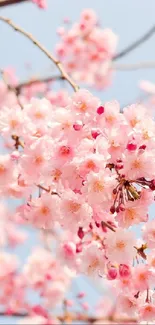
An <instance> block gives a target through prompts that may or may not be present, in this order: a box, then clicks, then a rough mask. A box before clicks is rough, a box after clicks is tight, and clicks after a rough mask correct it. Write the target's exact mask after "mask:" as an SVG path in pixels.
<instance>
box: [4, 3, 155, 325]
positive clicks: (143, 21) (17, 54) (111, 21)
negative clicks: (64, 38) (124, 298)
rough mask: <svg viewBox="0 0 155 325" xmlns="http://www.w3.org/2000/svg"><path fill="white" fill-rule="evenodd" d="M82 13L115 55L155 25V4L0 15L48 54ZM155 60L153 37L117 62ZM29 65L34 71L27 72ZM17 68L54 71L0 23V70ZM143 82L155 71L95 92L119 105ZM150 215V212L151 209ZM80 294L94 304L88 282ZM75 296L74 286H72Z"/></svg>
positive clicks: (17, 8)
mask: <svg viewBox="0 0 155 325" xmlns="http://www.w3.org/2000/svg"><path fill="white" fill-rule="evenodd" d="M83 8H93V9H94V10H95V11H96V12H97V14H98V16H99V18H100V21H101V24H102V26H103V27H110V28H112V29H113V31H114V32H115V33H116V34H118V36H119V46H118V50H121V49H123V48H124V47H125V46H127V45H128V44H130V43H131V42H132V41H134V40H135V39H136V38H138V37H140V36H141V35H143V33H145V32H146V31H147V30H149V28H150V27H151V26H152V25H153V24H154V13H155V1H154V0H147V1H142V0H136V1H135V0H130V1H124V0H117V1H116V0H97V1H94V0H78V1H75V0H48V10H47V11H42V10H39V9H38V8H37V7H36V6H35V5H33V4H32V3H31V2H25V3H23V4H21V5H14V6H10V7H7V8H3V9H1V10H0V15H3V16H6V17H9V18H11V19H12V20H13V21H14V22H16V23H17V24H19V25H21V26H22V27H23V28H24V29H26V30H27V31H29V32H31V33H32V34H33V35H34V36H36V38H38V40H39V41H40V42H41V43H42V44H44V45H45V46H46V47H47V48H48V49H49V50H51V51H53V49H54V45H55V43H56V41H57V36H56V29H57V27H58V26H59V25H60V24H61V22H62V20H63V18H64V17H66V16H67V17H69V18H71V20H72V21H75V20H76V19H78V17H79V14H80V12H81V10H82V9H83ZM153 60H155V36H153V37H152V38H151V39H150V40H149V41H147V42H146V43H145V44H143V45H142V46H141V47H139V48H138V49H136V50H135V51H133V52H132V53H130V54H129V55H128V56H126V57H124V58H123V59H121V60H120V61H119V63H121V62H122V63H134V62H140V61H153ZM27 62H30V63H31V65H32V71H27V70H26V69H25V64H26V63H27ZM8 66H13V67H15V69H16V71H17V74H18V76H19V77H20V79H22V80H23V79H25V78H27V77H29V76H31V74H32V72H33V73H35V74H39V75H46V74H50V72H51V70H52V68H53V67H51V63H50V62H49V60H48V59H47V58H46V57H45V56H44V55H43V53H40V51H39V50H38V49H37V48H35V47H34V45H33V44H31V43H30V42H29V41H28V40H26V39H25V38H23V37H22V36H21V35H19V34H18V33H15V32H14V31H12V30H11V29H10V28H8V27H7V26H6V25H5V24H2V23H1V22H0V68H5V67H8ZM141 79H147V80H150V81H153V82H155V71H154V70H138V71H134V72H133V71H132V72H117V73H116V75H115V78H114V81H113V84H112V87H110V88H109V89H107V90H106V91H102V92H100V93H99V92H98V93H97V92H96V91H95V90H93V93H94V94H97V95H99V96H100V98H101V99H102V100H103V101H104V100H111V99H117V100H119V101H120V103H121V105H123V104H126V103H130V102H132V101H133V100H134V99H135V98H136V97H137V96H138V95H139V93H140V91H139V89H138V82H139V81H140V80H141ZM151 214H153V210H152V209H151ZM35 243H36V237H35V236H34V233H33V232H30V240H29V242H28V244H27V245H26V246H24V248H22V250H21V248H20V249H18V251H17V252H18V254H19V256H20V257H22V259H25V257H26V256H27V254H28V252H29V251H30V249H31V246H33V245H35ZM78 286H79V288H80V289H82V288H84V289H85V290H86V291H87V292H88V295H89V301H90V303H91V304H94V303H95V301H96V298H97V296H98V291H96V290H95V289H93V288H92V287H91V285H90V284H89V282H87V281H85V280H84V279H80V281H79V282H78ZM73 291H75V292H77V286H76V285H74V286H73ZM13 322H14V321H13V320H12V319H11V320H10V319H5V320H4V319H2V318H1V319H0V324H4V323H5V324H11V323H13Z"/></svg>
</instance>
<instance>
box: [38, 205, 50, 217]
mask: <svg viewBox="0 0 155 325" xmlns="http://www.w3.org/2000/svg"><path fill="white" fill-rule="evenodd" d="M49 211H50V209H49V208H48V207H47V206H42V207H41V209H40V212H41V214H43V215H44V216H47V215H48V214H49Z"/></svg>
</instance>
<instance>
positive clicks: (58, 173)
mask: <svg viewBox="0 0 155 325" xmlns="http://www.w3.org/2000/svg"><path fill="white" fill-rule="evenodd" d="M61 174H62V172H61V171H60V170H59V169H55V170H54V171H52V176H53V180H54V181H55V182H57V181H58V180H59V179H60V177H61Z"/></svg>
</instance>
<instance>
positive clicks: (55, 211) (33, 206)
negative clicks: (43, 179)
mask: <svg viewBox="0 0 155 325" xmlns="http://www.w3.org/2000/svg"><path fill="white" fill-rule="evenodd" d="M29 206H30V210H29V211H28V213H26V215H25V218H26V219H27V220H28V221H29V222H30V223H31V224H34V225H35V226H36V227H39V228H45V229H49V228H52V227H53V226H54V224H55V222H56V221H58V218H59V217H60V198H59V196H58V195H57V194H53V195H51V194H50V193H44V194H42V195H41V197H39V198H37V199H34V200H33V201H31V202H30V203H29Z"/></svg>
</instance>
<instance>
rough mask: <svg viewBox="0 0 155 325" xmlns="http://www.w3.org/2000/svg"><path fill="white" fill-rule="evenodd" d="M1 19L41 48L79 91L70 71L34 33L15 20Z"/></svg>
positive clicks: (0, 19)
mask: <svg viewBox="0 0 155 325" xmlns="http://www.w3.org/2000/svg"><path fill="white" fill-rule="evenodd" d="M0 21H2V22H4V23H6V24H7V25H8V26H10V27H12V28H13V29H14V30H15V31H16V32H18V33H20V34H22V35H23V36H25V37H26V38H27V39H29V40H30V41H31V42H32V43H33V44H34V45H35V46H36V47H38V48H39V49H40V51H41V52H43V53H44V54H45V55H46V56H47V57H48V58H49V59H50V60H51V61H52V62H53V63H54V64H55V65H56V66H57V68H58V70H59V71H60V73H61V76H62V77H63V79H65V80H67V82H68V83H69V84H70V85H71V87H72V88H73V90H74V91H78V89H79V87H78V85H77V84H76V83H75V82H74V80H73V79H72V78H71V77H70V76H69V75H68V73H67V72H66V71H65V69H64V67H63V65H62V63H61V62H60V61H59V60H57V58H55V57H54V56H53V55H52V54H51V53H50V52H49V51H48V50H47V49H46V48H45V47H44V46H43V45H42V44H41V43H40V42H39V41H38V40H37V39H36V38H35V37H34V36H33V35H31V34H30V33H28V32H26V31H25V30H24V29H23V28H21V27H20V26H18V25H16V24H15V23H14V22H12V21H11V20H10V19H8V18H6V17H3V16H0Z"/></svg>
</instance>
